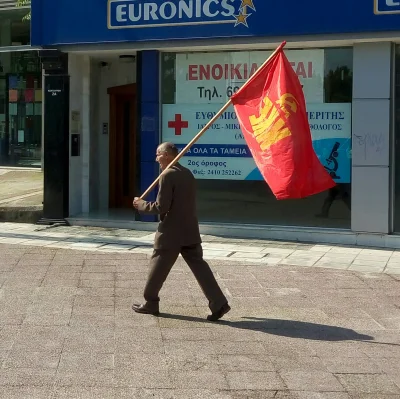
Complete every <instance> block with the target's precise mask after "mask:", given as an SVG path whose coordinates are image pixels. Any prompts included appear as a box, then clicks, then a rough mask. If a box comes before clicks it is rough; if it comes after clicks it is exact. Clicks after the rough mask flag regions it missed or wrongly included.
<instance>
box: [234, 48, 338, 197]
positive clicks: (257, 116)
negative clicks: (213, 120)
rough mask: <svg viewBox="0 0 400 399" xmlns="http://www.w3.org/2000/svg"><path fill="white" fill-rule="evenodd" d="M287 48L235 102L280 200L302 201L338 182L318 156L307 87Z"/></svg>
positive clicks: (252, 147) (244, 129) (263, 171)
mask: <svg viewBox="0 0 400 399" xmlns="http://www.w3.org/2000/svg"><path fill="white" fill-rule="evenodd" d="M283 46H284V43H283V44H282V45H281V46H280V48H278V50H277V52H276V54H275V55H274V56H273V57H272V58H271V59H270V60H269V61H268V62H267V63H266V64H265V65H264V66H263V67H262V68H261V69H260V70H259V71H258V72H257V73H256V74H255V75H254V76H252V78H251V79H250V80H249V81H248V82H247V83H246V84H245V85H244V86H243V87H242V88H241V89H240V90H239V91H238V92H237V93H235V94H234V95H233V96H232V97H231V100H232V103H233V105H234V107H235V111H236V114H237V117H238V119H239V122H240V126H241V129H242V132H243V134H244V137H245V139H246V142H247V145H248V146H249V148H250V151H251V153H252V155H253V158H254V160H255V163H256V164H257V167H258V169H259V170H260V172H261V174H262V176H263V177H264V179H265V181H266V182H267V183H268V185H269V186H270V188H271V190H272V192H273V193H274V194H275V196H276V198H277V199H289V198H303V197H307V196H309V195H313V194H317V193H319V192H321V191H325V190H327V189H329V188H331V187H333V186H335V182H334V181H333V180H332V178H331V177H330V175H329V174H328V172H327V171H326V170H325V168H324V167H323V166H322V164H321V162H320V161H319V159H318V157H317V155H316V154H315V152H314V149H313V146H312V139H311V131H310V125H309V123H308V118H307V113H306V104H305V100H304V94H303V89H302V87H301V85H300V81H299V79H298V77H297V75H296V73H295V72H294V71H293V68H292V66H291V65H290V63H289V61H288V59H287V58H286V56H285V54H284V52H283Z"/></svg>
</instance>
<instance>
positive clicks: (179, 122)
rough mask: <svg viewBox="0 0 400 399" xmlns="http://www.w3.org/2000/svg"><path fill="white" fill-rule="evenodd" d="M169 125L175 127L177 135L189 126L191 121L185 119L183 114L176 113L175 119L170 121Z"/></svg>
mask: <svg viewBox="0 0 400 399" xmlns="http://www.w3.org/2000/svg"><path fill="white" fill-rule="evenodd" d="M168 127H170V128H173V129H175V136H180V135H181V134H182V129H183V128H188V127H189V122H188V121H183V120H182V115H181V114H175V120H174V121H170V122H168Z"/></svg>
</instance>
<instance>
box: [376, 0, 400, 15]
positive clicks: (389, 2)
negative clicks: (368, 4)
mask: <svg viewBox="0 0 400 399" xmlns="http://www.w3.org/2000/svg"><path fill="white" fill-rule="evenodd" d="M374 2H375V14H377V15H379V14H400V1H398V0H374Z"/></svg>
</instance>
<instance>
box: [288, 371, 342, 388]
mask: <svg viewBox="0 0 400 399" xmlns="http://www.w3.org/2000/svg"><path fill="white" fill-rule="evenodd" d="M280 375H281V377H282V379H283V380H284V382H285V384H286V385H287V387H288V388H289V389H290V390H294V391H296V390H298V391H302V390H303V391H315V392H324V391H327V392H332V391H339V392H340V391H345V389H344V388H343V386H342V384H341V383H340V382H339V381H338V379H337V378H336V377H335V376H334V375H333V374H331V373H329V372H323V371H315V370H313V371H299V370H297V371H284V372H280Z"/></svg>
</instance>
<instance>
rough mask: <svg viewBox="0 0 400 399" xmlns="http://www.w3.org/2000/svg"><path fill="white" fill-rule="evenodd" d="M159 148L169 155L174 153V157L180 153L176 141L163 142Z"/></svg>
mask: <svg viewBox="0 0 400 399" xmlns="http://www.w3.org/2000/svg"><path fill="white" fill-rule="evenodd" d="M158 150H159V151H162V152H166V153H167V154H168V155H172V156H173V157H176V156H177V155H178V154H179V150H178V148H177V147H176V145H175V144H174V143H169V142H166V143H161V144H160V145H159V146H158Z"/></svg>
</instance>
